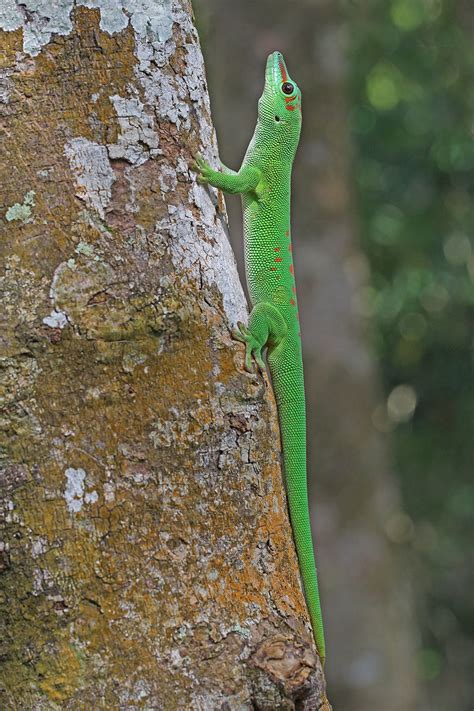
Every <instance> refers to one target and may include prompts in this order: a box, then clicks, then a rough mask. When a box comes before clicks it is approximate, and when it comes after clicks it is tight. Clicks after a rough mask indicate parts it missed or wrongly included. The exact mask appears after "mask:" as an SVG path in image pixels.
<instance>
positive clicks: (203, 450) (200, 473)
mask: <svg viewBox="0 0 474 711" xmlns="http://www.w3.org/2000/svg"><path fill="white" fill-rule="evenodd" d="M73 5H74V3H73V0H69V1H68V0H65V1H64V2H62V3H60V4H58V3H56V2H53V0H50V2H49V3H48V2H43V3H41V4H38V3H33V2H32V0H25V1H24V2H23V3H21V4H20V3H17V4H15V3H10V4H8V5H7V6H6V7H4V8H3V10H2V11H1V12H0V25H1V26H2V27H3V30H4V31H3V32H1V41H2V46H3V56H4V62H3V69H2V79H3V83H2V88H3V91H2V97H3V104H2V106H3V111H2V118H3V122H4V125H5V138H4V141H3V147H2V148H3V152H4V153H3V154H4V160H3V164H4V169H5V175H4V177H3V181H2V184H3V186H4V189H3V195H2V200H3V203H4V204H3V206H2V208H1V211H0V220H1V226H2V231H3V235H2V238H1V244H2V249H3V250H4V251H5V254H4V258H3V260H2V262H3V265H4V270H3V275H2V295H3V304H4V305H3V308H2V310H3V313H4V315H5V324H4V327H3V329H2V356H1V365H2V374H3V379H4V391H3V398H4V412H3V417H2V420H1V423H2V427H1V436H2V460H3V468H2V472H1V478H2V496H3V499H2V501H3V505H4V512H5V515H4V519H3V522H2V540H3V543H2V561H3V566H2V567H3V571H2V575H1V577H0V580H1V585H2V592H1V600H0V601H1V605H2V608H3V609H2V612H1V617H2V620H4V621H5V623H6V626H5V628H4V630H3V631H2V633H1V639H2V643H1V647H2V650H1V655H2V687H3V688H2V691H1V692H0V705H1V707H2V708H8V709H10V708H11V709H56V708H64V709H96V708H107V709H118V708H120V709H139V708H145V709H163V710H164V711H173V709H186V710H187V709H198V710H199V709H202V710H204V711H207V710H212V709H227V710H228V711H232V710H233V709H235V710H239V711H241V710H245V709H249V710H250V709H262V710H263V709H266V710H268V711H270V710H271V711H274V710H277V709H285V710H286V709H288V710H289V709H295V708H298V709H320V708H324V707H326V708H328V706H327V705H326V706H325V701H324V698H325V695H324V678H323V675H322V671H321V667H320V665H319V662H318V659H317V656H316V654H315V649H314V645H313V641H312V637H311V633H310V629H309V624H308V618H307V612H306V607H305V604H304V599H303V595H302V592H301V588H300V582H299V577H298V569H297V562H296V557H295V552H294V548H293V543H292V538H291V531H290V526H289V522H288V516H287V510H286V502H285V496H284V491H283V488H282V479H281V469H280V452H279V445H278V442H279V433H278V427H277V420H276V411H275V405H274V401H273V397H272V394H271V390H270V388H269V387H268V381H267V380H266V379H263V378H262V377H261V376H258V375H248V374H246V373H244V372H243V371H242V361H243V352H242V351H243V349H242V347H241V345H237V344H235V343H234V342H232V340H231V338H230V330H229V326H230V325H231V324H232V323H235V321H236V320H237V319H238V318H244V319H245V316H246V306H245V300H244V297H243V293H242V289H241V286H240V283H239V280H238V276H237V272H236V268H235V263H234V258H233V256H232V253H231V250H230V247H229V245H228V242H227V237H226V232H227V221H226V220H227V218H226V212H225V206H224V203H223V201H222V197H221V196H220V195H219V194H218V193H217V192H216V191H214V190H212V189H209V190H208V189H204V188H202V187H201V186H198V185H197V184H196V181H195V175H194V174H193V173H192V171H190V169H189V164H190V161H191V159H192V156H193V155H194V154H196V153H197V152H198V151H201V152H204V153H205V154H206V157H207V158H208V159H209V160H210V161H211V162H213V163H214V164H216V159H217V148H216V142H215V138H214V132H213V129H212V124H211V119H210V110H209V103H208V96H207V89H206V83H205V76H204V68H203V63H202V57H201V52H200V48H199V43H198V39H197V34H196V31H195V29H194V27H193V24H192V15H191V7H190V4H189V3H188V2H187V0H173V2H171V0H163V1H162V2H160V3H143V2H141V1H140V0H134V1H132V0H128V2H126V3H125V2H117V3H115V4H114V3H112V4H111V3H109V2H105V0H103V1H101V0H87V2H84V3H79V2H78V3H76V5H75V6H74V7H73ZM84 5H88V6H89V7H84ZM91 6H93V8H94V9H91ZM202 146H205V149H204V150H203V149H202Z"/></svg>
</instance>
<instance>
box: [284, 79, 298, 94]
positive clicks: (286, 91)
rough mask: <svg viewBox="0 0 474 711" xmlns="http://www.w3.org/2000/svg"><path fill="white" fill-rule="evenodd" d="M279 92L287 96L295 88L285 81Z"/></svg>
mask: <svg viewBox="0 0 474 711" xmlns="http://www.w3.org/2000/svg"><path fill="white" fill-rule="evenodd" d="M281 90H282V92H283V93H284V94H287V95H288V96H289V95H290V94H292V93H293V92H294V90H295V87H294V86H293V84H291V82H289V81H285V83H284V84H282V85H281Z"/></svg>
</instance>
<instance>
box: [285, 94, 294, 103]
mask: <svg viewBox="0 0 474 711" xmlns="http://www.w3.org/2000/svg"><path fill="white" fill-rule="evenodd" d="M295 99H296V94H293V96H285V102H286V103H287V104H289V103H290V101H294V100H295Z"/></svg>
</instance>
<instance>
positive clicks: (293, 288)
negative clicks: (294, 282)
mask: <svg viewBox="0 0 474 711" xmlns="http://www.w3.org/2000/svg"><path fill="white" fill-rule="evenodd" d="M291 291H292V292H293V294H296V289H295V287H294V286H292V287H291Z"/></svg>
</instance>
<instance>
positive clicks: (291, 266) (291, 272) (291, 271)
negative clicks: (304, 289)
mask: <svg viewBox="0 0 474 711" xmlns="http://www.w3.org/2000/svg"><path fill="white" fill-rule="evenodd" d="M294 273H295V270H294V269H293V265H292V264H290V274H294Z"/></svg>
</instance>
